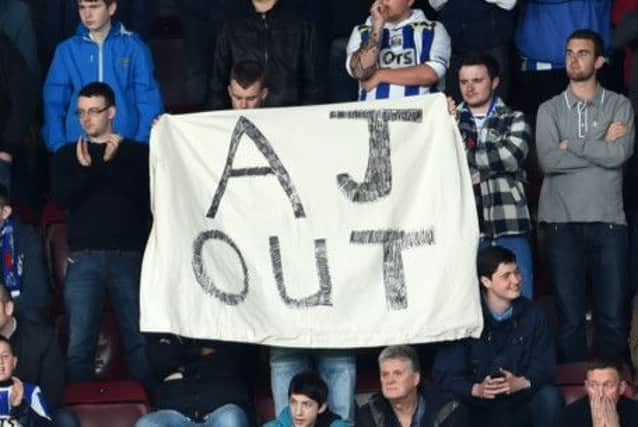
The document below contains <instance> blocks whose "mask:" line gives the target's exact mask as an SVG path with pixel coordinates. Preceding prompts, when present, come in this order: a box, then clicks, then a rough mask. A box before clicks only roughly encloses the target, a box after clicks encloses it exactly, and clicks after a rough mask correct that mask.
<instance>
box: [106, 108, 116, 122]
mask: <svg viewBox="0 0 638 427" xmlns="http://www.w3.org/2000/svg"><path fill="white" fill-rule="evenodd" d="M115 113H117V108H115V105H111V106H110V107H109V113H108V117H109V120H113V118H114V117H115Z"/></svg>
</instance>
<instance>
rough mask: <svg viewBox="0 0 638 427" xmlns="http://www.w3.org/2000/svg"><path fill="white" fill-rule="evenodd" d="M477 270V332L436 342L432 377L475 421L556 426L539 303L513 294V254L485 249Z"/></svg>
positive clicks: (550, 360)
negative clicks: (479, 330) (441, 344)
mask: <svg viewBox="0 0 638 427" xmlns="http://www.w3.org/2000/svg"><path fill="white" fill-rule="evenodd" d="M477 270H478V276H479V281H480V284H481V285H480V286H481V287H482V289H483V292H482V298H481V302H482V306H483V324H484V326H483V331H482V333H481V336H480V338H466V339H463V340H460V341H455V342H451V343H449V344H447V345H445V346H444V347H442V348H441V349H440V350H439V352H438V353H437V355H436V360H435V363H434V368H433V378H434V380H435V381H436V382H437V383H438V384H440V385H441V387H442V388H443V389H444V390H447V391H449V392H451V393H452V394H453V395H454V397H455V398H457V399H459V400H460V401H461V402H462V403H463V404H465V405H466V406H467V407H468V409H469V410H470V416H471V419H472V420H474V423H475V424H474V425H481V426H483V425H498V426H503V427H506V426H509V427H518V426H521V425H529V424H530V423H531V425H533V426H534V427H552V426H557V424H556V422H557V420H558V417H559V416H560V411H561V409H562V406H563V400H562V396H561V394H560V391H559V390H558V389H557V388H556V387H555V386H553V381H554V370H555V367H556V360H555V356H554V343H553V337H552V334H551V331H550V329H549V324H548V323H547V320H546V319H545V316H544V314H543V311H542V309H541V308H540V307H537V306H535V305H534V304H533V303H532V302H531V301H529V300H528V299H527V298H521V297H520V295H521V275H520V273H519V271H518V266H517V265H516V257H515V256H514V253H513V252H511V251H510V250H508V249H505V248H503V247H500V246H490V247H488V248H485V249H483V250H481V251H479V254H478V259H477ZM478 420H480V421H478Z"/></svg>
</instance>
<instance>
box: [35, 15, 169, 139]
mask: <svg viewBox="0 0 638 427" xmlns="http://www.w3.org/2000/svg"><path fill="white" fill-rule="evenodd" d="M94 81H102V82H105V83H108V84H109V85H110V86H111V88H112V89H113V92H115V104H116V107H117V114H116V115H115V121H114V123H113V130H114V132H116V133H118V134H120V135H121V136H123V137H124V138H125V139H130V140H133V141H142V142H146V143H148V140H149V135H150V131H151V124H152V122H153V119H154V118H155V117H156V116H157V115H159V114H161V113H162V112H163V106H162V98H161V95H160V92H159V88H158V86H157V82H156V81H155V78H154V77H153V60H152V58H151V54H150V51H149V49H148V47H147V46H146V44H144V42H143V41H142V40H141V39H140V38H139V37H138V36H137V35H135V34H133V33H131V32H129V31H127V30H126V28H124V25H122V24H120V23H118V22H115V21H114V22H112V26H111V31H110V32H109V34H108V35H107V37H106V39H105V40H104V42H103V44H102V46H101V47H100V45H98V44H97V43H96V42H95V41H93V40H92V39H91V38H90V36H89V31H88V29H87V28H86V27H85V26H84V25H82V24H80V25H79V26H78V30H77V33H76V34H75V35H74V36H72V37H70V38H68V39H66V40H65V41H63V42H62V43H60V44H59V45H58V47H57V49H56V51H55V55H54V57H53V62H52V63H51V67H50V68H49V73H48V75H47V78H46V81H45V83H44V92H43V95H44V128H43V129H42V133H43V136H44V140H45V142H46V145H47V147H48V149H49V150H50V151H55V150H57V149H58V148H59V147H60V146H62V145H64V144H66V143H70V142H72V143H75V142H76V141H77V139H78V137H79V136H80V135H81V134H82V127H81V126H80V122H79V120H78V118H77V117H76V115H75V111H76V109H77V98H78V93H79V92H80V90H81V89H82V88H83V87H84V86H85V85H87V84H89V83H91V82H94Z"/></svg>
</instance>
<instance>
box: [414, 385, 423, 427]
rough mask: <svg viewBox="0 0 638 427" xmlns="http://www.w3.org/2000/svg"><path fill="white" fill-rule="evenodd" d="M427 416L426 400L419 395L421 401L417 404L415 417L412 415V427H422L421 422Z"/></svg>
mask: <svg viewBox="0 0 638 427" xmlns="http://www.w3.org/2000/svg"><path fill="white" fill-rule="evenodd" d="M424 415H425V399H423V396H421V394H420V393H419V400H417V402H416V410H415V411H414V415H412V422H411V423H410V427H421V420H422V419H423V416H424Z"/></svg>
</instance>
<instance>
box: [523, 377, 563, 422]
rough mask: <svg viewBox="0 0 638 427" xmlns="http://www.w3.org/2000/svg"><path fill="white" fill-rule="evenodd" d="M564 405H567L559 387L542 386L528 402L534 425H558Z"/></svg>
mask: <svg viewBox="0 0 638 427" xmlns="http://www.w3.org/2000/svg"><path fill="white" fill-rule="evenodd" d="M563 406H565V402H564V399H563V395H562V393H561V392H560V390H559V389H558V387H555V386H553V385H544V386H542V387H541V388H540V389H538V390H537V391H536V393H534V397H532V400H530V401H529V403H528V404H527V407H528V408H529V413H530V416H531V420H532V425H533V426H534V427H546V426H547V427H552V426H556V427H558V420H559V419H560V414H561V412H562V410H563Z"/></svg>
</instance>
